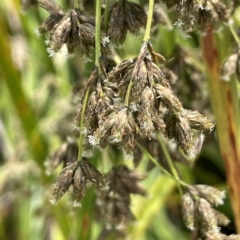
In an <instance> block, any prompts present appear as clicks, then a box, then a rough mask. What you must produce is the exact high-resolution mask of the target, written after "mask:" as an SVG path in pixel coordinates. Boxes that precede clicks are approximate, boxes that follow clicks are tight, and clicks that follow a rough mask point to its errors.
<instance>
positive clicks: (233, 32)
mask: <svg viewBox="0 0 240 240" xmlns="http://www.w3.org/2000/svg"><path fill="white" fill-rule="evenodd" d="M229 28H230V30H231V33H232V35H233V37H234V39H235V41H236V42H237V43H238V44H240V40H239V37H238V35H237V33H236V31H235V29H234V28H233V24H229Z"/></svg>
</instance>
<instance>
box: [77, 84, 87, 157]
mask: <svg viewBox="0 0 240 240" xmlns="http://www.w3.org/2000/svg"><path fill="white" fill-rule="evenodd" d="M89 92H90V86H89V85H88V86H87V89H86V92H85V94H84V99H83V105H82V112H81V118H80V126H79V131H80V136H79V140H78V161H82V152H83V139H84V134H83V124H84V115H85V111H86V108H87V103H88V97H89Z"/></svg>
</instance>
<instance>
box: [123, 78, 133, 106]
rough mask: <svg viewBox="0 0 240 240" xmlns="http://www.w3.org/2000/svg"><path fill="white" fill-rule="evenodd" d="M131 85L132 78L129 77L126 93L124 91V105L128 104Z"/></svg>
mask: <svg viewBox="0 0 240 240" xmlns="http://www.w3.org/2000/svg"><path fill="white" fill-rule="evenodd" d="M132 86H133V82H132V78H131V80H130V82H129V84H128V89H127V93H126V97H125V106H127V107H128V105H129V99H130V94H131V90H132Z"/></svg>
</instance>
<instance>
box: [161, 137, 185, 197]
mask: <svg viewBox="0 0 240 240" xmlns="http://www.w3.org/2000/svg"><path fill="white" fill-rule="evenodd" d="M158 141H159V143H160V145H161V148H162V150H163V154H164V156H165V158H166V160H167V163H168V166H169V168H170V170H171V172H172V174H173V176H174V177H175V178H176V179H177V180H179V181H180V177H179V175H178V172H177V170H176V167H175V166H174V163H173V160H172V158H171V156H170V155H169V152H168V150H167V148H166V145H165V144H164V142H163V139H162V137H161V136H159V135H158ZM178 191H179V193H180V194H181V195H182V194H183V191H182V188H181V186H180V184H178Z"/></svg>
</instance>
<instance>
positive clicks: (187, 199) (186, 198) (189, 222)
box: [181, 192, 195, 231]
mask: <svg viewBox="0 0 240 240" xmlns="http://www.w3.org/2000/svg"><path fill="white" fill-rule="evenodd" d="M181 208H182V215H183V220H184V222H185V224H186V226H187V228H189V229H190V230H191V231H192V230H194V228H195V223H194V222H195V219H194V201H193V199H192V198H191V196H190V194H189V193H188V192H186V193H185V194H184V195H183V196H182V205H181Z"/></svg>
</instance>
